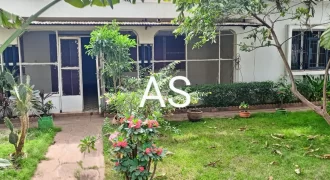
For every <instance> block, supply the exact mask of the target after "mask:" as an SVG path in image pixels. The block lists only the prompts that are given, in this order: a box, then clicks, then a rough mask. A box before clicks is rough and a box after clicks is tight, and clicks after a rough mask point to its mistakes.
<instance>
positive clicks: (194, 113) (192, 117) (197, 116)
mask: <svg viewBox="0 0 330 180" xmlns="http://www.w3.org/2000/svg"><path fill="white" fill-rule="evenodd" d="M187 116H188V119H189V121H191V122H196V121H199V120H201V119H202V118H203V111H200V110H188V111H187Z"/></svg>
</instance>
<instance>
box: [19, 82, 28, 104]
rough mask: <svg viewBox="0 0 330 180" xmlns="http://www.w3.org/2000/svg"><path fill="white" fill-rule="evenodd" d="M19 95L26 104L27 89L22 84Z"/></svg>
mask: <svg viewBox="0 0 330 180" xmlns="http://www.w3.org/2000/svg"><path fill="white" fill-rule="evenodd" d="M18 93H19V97H20V99H21V101H22V102H26V100H27V99H26V97H27V87H26V86H25V85H24V84H20V85H19V86H18Z"/></svg>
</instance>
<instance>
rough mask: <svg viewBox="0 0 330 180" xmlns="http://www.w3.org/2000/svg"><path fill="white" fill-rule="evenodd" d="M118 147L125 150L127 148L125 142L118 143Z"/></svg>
mask: <svg viewBox="0 0 330 180" xmlns="http://www.w3.org/2000/svg"><path fill="white" fill-rule="evenodd" d="M118 146H120V147H123V148H125V147H127V142H126V141H121V142H118Z"/></svg>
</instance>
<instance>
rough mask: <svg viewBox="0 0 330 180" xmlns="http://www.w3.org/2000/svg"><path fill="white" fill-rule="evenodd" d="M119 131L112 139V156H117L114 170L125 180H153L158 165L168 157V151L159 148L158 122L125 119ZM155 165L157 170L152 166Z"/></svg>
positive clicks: (131, 117) (110, 138)
mask: <svg viewBox="0 0 330 180" xmlns="http://www.w3.org/2000/svg"><path fill="white" fill-rule="evenodd" d="M121 122H122V125H121V126H120V127H119V128H118V131H116V132H114V133H113V134H111V135H110V137H109V140H110V142H111V143H112V146H113V148H112V152H113V153H114V154H115V158H114V159H113V162H114V169H115V170H116V171H118V172H120V173H121V174H123V175H124V176H125V179H128V180H130V179H148V178H149V177H150V178H151V179H152V178H153V177H154V175H155V172H156V168H157V162H159V161H161V160H162V159H163V157H165V155H166V150H164V149H162V148H160V147H157V146H156V145H155V142H154V140H155V138H156V137H157V133H158V131H157V130H156V129H157V128H158V127H159V124H158V122H157V121H156V120H146V121H142V120H140V119H135V118H133V116H130V117H128V118H122V119H121ZM152 165H153V168H151V166H152Z"/></svg>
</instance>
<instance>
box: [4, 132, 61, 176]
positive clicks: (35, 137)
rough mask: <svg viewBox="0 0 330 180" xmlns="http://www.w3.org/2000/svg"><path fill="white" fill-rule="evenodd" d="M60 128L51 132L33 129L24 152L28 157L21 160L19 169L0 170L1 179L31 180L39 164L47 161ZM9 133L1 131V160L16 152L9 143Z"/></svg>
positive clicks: (29, 133)
mask: <svg viewBox="0 0 330 180" xmlns="http://www.w3.org/2000/svg"><path fill="white" fill-rule="evenodd" d="M58 131H60V129H59V128H54V129H49V130H44V131H41V130H38V129H37V128H31V129H29V132H28V137H27V140H26V143H25V147H24V152H25V153H26V154H27V157H26V158H24V159H22V160H20V167H19V169H14V168H11V169H6V170H0V177H1V178H0V179H5V180H29V179H31V177H32V176H33V174H34V171H35V170H36V168H37V165H38V163H39V162H40V161H41V160H44V159H45V154H46V152H47V150H48V147H49V146H50V145H51V144H52V143H53V140H54V137H55V135H56V133H57V132H58ZM8 134H9V132H8V131H4V130H1V131H0V158H6V159H7V158H8V157H9V154H10V153H12V152H14V151H15V148H14V146H13V145H12V144H10V143H9V142H8Z"/></svg>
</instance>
